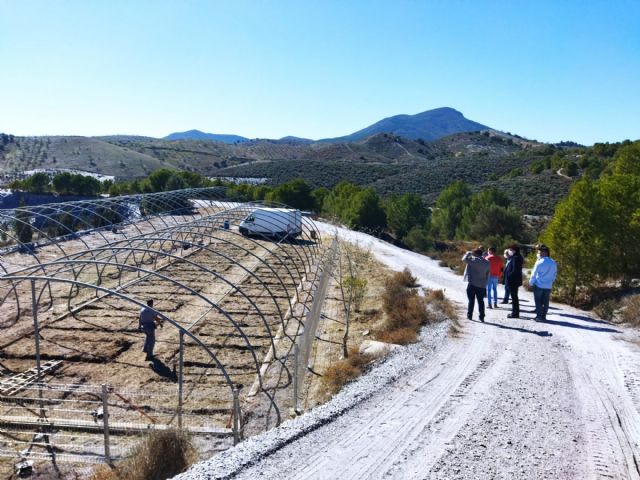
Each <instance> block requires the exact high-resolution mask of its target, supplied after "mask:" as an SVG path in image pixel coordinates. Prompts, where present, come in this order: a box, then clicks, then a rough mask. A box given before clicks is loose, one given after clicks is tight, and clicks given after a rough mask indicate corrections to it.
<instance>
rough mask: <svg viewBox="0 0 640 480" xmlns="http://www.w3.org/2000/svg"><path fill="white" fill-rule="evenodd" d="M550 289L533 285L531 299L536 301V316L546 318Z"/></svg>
mask: <svg viewBox="0 0 640 480" xmlns="http://www.w3.org/2000/svg"><path fill="white" fill-rule="evenodd" d="M550 298H551V290H550V289H548V288H540V287H536V286H535V285H534V286H533V300H534V301H535V302H536V318H539V319H542V320H546V319H547V312H548V311H549V299H550Z"/></svg>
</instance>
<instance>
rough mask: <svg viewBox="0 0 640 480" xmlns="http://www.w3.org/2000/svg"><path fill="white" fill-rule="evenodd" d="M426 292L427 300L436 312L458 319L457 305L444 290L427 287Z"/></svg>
mask: <svg viewBox="0 0 640 480" xmlns="http://www.w3.org/2000/svg"><path fill="white" fill-rule="evenodd" d="M424 293H425V295H424V297H425V301H426V302H427V304H428V305H429V306H430V307H431V309H432V310H433V311H434V312H437V313H441V314H442V316H444V317H445V318H448V319H450V320H455V319H457V317H458V314H457V312H456V307H455V306H454V305H453V303H451V301H450V300H449V299H448V298H447V297H445V295H444V290H427V289H425V291H424Z"/></svg>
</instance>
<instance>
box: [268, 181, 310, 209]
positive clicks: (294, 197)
mask: <svg viewBox="0 0 640 480" xmlns="http://www.w3.org/2000/svg"><path fill="white" fill-rule="evenodd" d="M266 199H267V200H269V201H272V202H280V203H284V204H285V205H289V206H291V207H294V208H298V209H300V210H311V209H313V207H314V204H315V202H314V200H313V197H312V196H311V187H310V186H309V185H308V184H307V182H305V181H304V180H302V179H296V180H292V181H291V182H287V183H283V184H282V185H279V186H277V187H276V188H274V189H273V191H271V192H270V193H269V194H267V196H266Z"/></svg>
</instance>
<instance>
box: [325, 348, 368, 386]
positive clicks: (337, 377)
mask: <svg viewBox="0 0 640 480" xmlns="http://www.w3.org/2000/svg"><path fill="white" fill-rule="evenodd" d="M371 360H372V358H371V357H370V356H369V355H361V354H360V352H359V351H358V349H357V348H351V349H350V350H349V356H348V357H347V358H344V359H342V360H340V361H339V362H337V363H334V364H333V365H331V366H330V367H329V368H327V370H326V372H324V374H323V375H322V381H323V383H324V384H325V386H326V387H327V389H328V390H329V392H330V393H331V394H332V395H333V394H334V393H337V392H339V391H340V389H341V388H342V387H343V386H345V385H346V384H347V383H349V382H350V381H352V380H354V379H355V378H358V377H359V376H360V375H361V374H362V371H363V369H364V368H365V367H366V366H367V365H368V364H369V363H370V362H371Z"/></svg>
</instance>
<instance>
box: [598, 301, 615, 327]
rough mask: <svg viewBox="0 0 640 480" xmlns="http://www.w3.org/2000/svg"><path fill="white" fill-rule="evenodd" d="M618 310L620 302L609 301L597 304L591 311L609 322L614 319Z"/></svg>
mask: <svg viewBox="0 0 640 480" xmlns="http://www.w3.org/2000/svg"><path fill="white" fill-rule="evenodd" d="M618 308H620V302H618V301H616V300H612V299H610V300H605V301H603V302H600V303H599V304H597V305H596V306H595V307H593V311H594V312H595V313H596V315H598V317H600V318H602V319H603V320H607V321H608V322H610V321H611V320H613V319H614V317H615V314H616V310H617V309H618Z"/></svg>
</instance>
